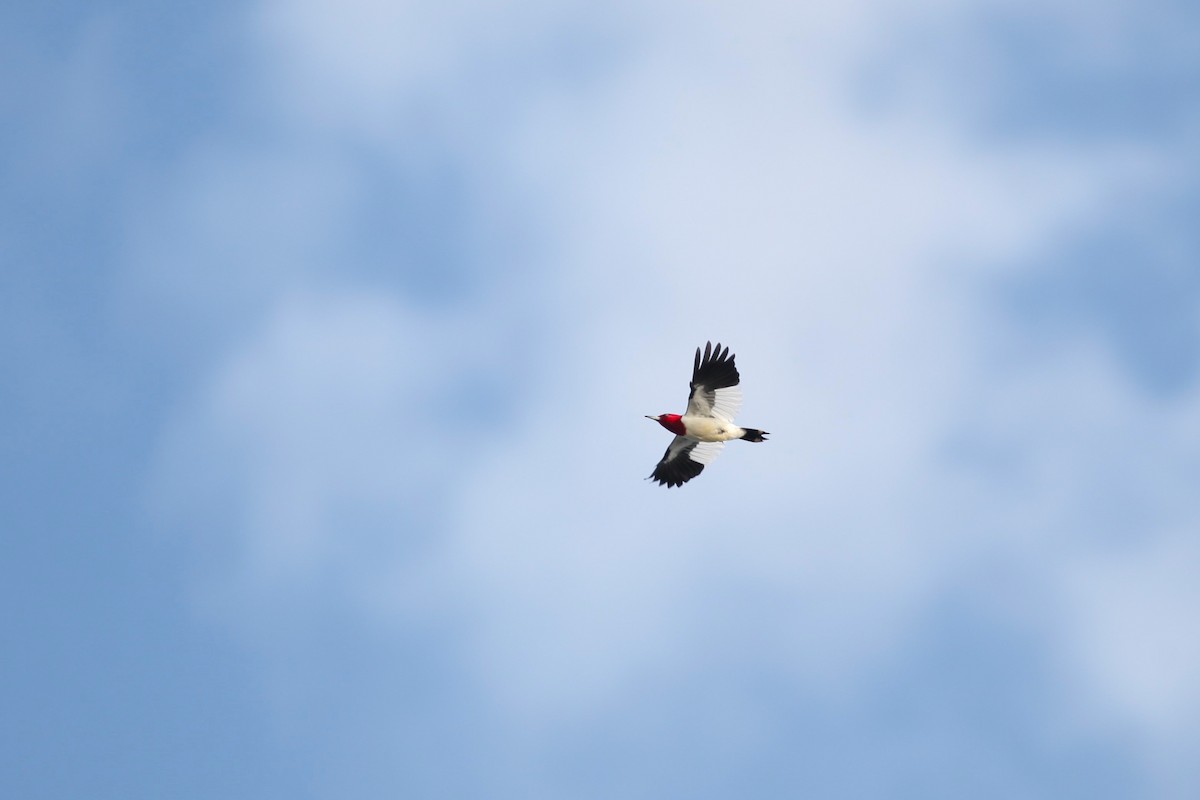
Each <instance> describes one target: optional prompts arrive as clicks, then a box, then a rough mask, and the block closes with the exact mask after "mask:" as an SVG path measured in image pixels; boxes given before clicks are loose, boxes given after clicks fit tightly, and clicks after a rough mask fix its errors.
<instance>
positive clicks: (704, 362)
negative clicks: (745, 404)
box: [687, 342, 742, 422]
mask: <svg viewBox="0 0 1200 800" xmlns="http://www.w3.org/2000/svg"><path fill="white" fill-rule="evenodd" d="M734 358H735V357H734V356H732V355H730V354H729V348H728V347H726V348H725V349H724V350H722V349H721V343H720V342H717V346H716V348H714V347H713V346H712V342H707V343H705V345H704V357H703V358H701V357H700V348H699V347H697V348H696V363H695V365H694V366H693V367H692V384H691V393H690V394H689V395H688V404H687V413H688V414H690V415H692V416H694V417H720V418H721V419H723V420H725V421H727V422H733V418H734V416H736V415H737V412H738V409H740V408H741V407H742V390H741V389H739V388H738V383H739V382H740V381H741V377H740V376H739V375H738V371H737V366H736V365H734V363H733V359H734Z"/></svg>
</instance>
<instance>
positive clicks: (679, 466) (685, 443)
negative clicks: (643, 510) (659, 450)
mask: <svg viewBox="0 0 1200 800" xmlns="http://www.w3.org/2000/svg"><path fill="white" fill-rule="evenodd" d="M722 447H723V443H722V442H697V441H696V440H695V439H689V438H687V437H686V436H676V437H675V438H674V439H672V440H671V444H670V445H669V446H668V447H667V452H665V453H663V457H662V461H659V462H658V466H656V467H655V468H654V472H652V473H650V477H651V479H653V480H654V481H655V482H656V483H659V484H661V485H665V486H666V487H667V488H668V489H670V488H671V487H672V486H683V485H684V484H685V483H687V482H688V481H690V480H691V479H692V478H694V477H696V476H697V475H699V474H700V473H701V472H703V471H704V465H705V464H708V463H709V462H711V461H712V460H713V459H714V458H716V457H717V455H718V454H719V453H720V452H721V448H722Z"/></svg>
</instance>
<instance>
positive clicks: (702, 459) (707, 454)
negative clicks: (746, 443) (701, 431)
mask: <svg viewBox="0 0 1200 800" xmlns="http://www.w3.org/2000/svg"><path fill="white" fill-rule="evenodd" d="M724 447H725V443H724V442H698V443H697V444H696V446H695V447H693V448H692V452H690V453H688V458H690V459H691V460H692V461H695V462H696V463H697V464H711V463H712V462H713V461H714V460H715V459H716V457H717V456H719V455H721V450H722V448H724Z"/></svg>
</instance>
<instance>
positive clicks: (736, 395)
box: [646, 342, 768, 489]
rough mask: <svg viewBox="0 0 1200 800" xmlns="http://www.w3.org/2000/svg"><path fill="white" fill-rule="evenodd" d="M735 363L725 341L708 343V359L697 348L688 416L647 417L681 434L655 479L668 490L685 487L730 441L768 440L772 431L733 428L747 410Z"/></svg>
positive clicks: (675, 439) (653, 474)
mask: <svg viewBox="0 0 1200 800" xmlns="http://www.w3.org/2000/svg"><path fill="white" fill-rule="evenodd" d="M733 359H734V356H732V355H730V354H729V348H728V347H726V348H725V349H724V350H722V349H721V343H720V342H718V343H717V346H716V348H714V347H713V346H712V342H708V343H706V344H705V345H704V357H703V358H701V357H700V348H699V347H697V348H696V362H695V364H694V365H693V367H692V384H691V393H690V394H689V395H688V404H687V413H685V414H683V415H682V416H681V415H679V414H659V415H658V416H655V417H651V416H647V417H646V419H652V420H654V421H655V422H657V423H658V424H659V425H662V426H663V427H664V428H666V429H667V430H669V431H670V432H671V433H673V434H675V438H674V439H673V440H671V446H670V447H668V448H667V452H666V453H664V454H663V457H662V461H659V462H658V466H657V467H655V468H654V472H653V473H651V475H650V477H651V478H653V479H654V480H655V481H656V482H658V483H659V484H664V485H666V487H667V488H668V489H669V488H671V487H672V486H683V485H684V484H685V483H687V482H688V481H690V480H691V479H692V478H694V477H696V476H697V475H699V474H700V472H701V471H702V470H703V469H704V465H705V464H709V463H711V462H712V460H713V459H714V458H716V457H717V455H718V454H719V453H720V452H721V448H722V447H724V446H725V442H727V441H729V440H730V439H745V440H746V441H748V442H762V441H765V439H766V436H767V435H768V434H767V432H766V431H760V430H758V429H757V428H739V427H738V426H737V425H734V424H733V417H734V415H735V414H737V412H738V409H739V408H741V407H742V390H741V389H739V388H738V382H739V381H740V380H741V378H740V377H739V376H738V371H737V367H736V366H734V363H733Z"/></svg>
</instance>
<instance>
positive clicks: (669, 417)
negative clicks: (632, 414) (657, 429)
mask: <svg viewBox="0 0 1200 800" xmlns="http://www.w3.org/2000/svg"><path fill="white" fill-rule="evenodd" d="M646 419H652V420H654V421H655V422H657V423H658V424H659V425H662V426H663V427H664V428H666V429H667V430H669V431H670V432H671V433H673V434H675V435H676V436H683V434H684V427H683V423H682V422H680V416H679V415H678V414H659V415H658V416H656V417H651V416H647V417H646Z"/></svg>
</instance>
